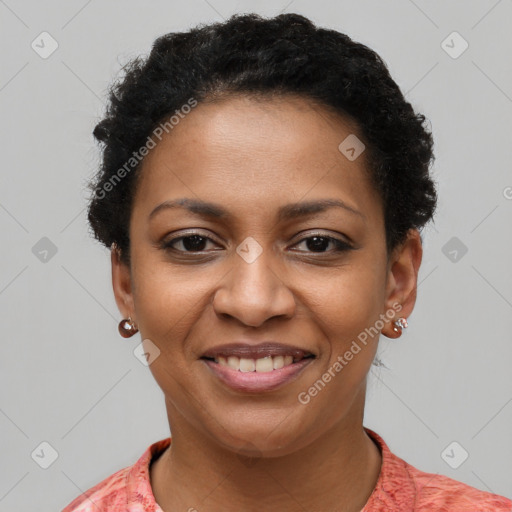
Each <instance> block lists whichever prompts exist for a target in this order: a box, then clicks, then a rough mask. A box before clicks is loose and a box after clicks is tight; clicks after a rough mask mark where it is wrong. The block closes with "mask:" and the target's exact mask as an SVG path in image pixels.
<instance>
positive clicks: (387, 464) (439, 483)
mask: <svg viewBox="0 0 512 512" xmlns="http://www.w3.org/2000/svg"><path fill="white" fill-rule="evenodd" d="M364 429H365V431H366V433H367V434H368V435H369V436H370V437H371V438H372V439H373V440H374V441H375V442H376V444H377V446H378V447H379V449H380V451H381V454H382V466H381V471H380V475H379V478H378V480H377V485H376V486H375V489H374V490H373V493H372V494H371V496H370V498H369V499H368V501H367V503H366V505H365V507H364V508H363V510H362V511H361V512H512V500H510V499H508V498H505V497H504V496H499V495H497V494H492V493H490V492H486V491H480V490H478V489H476V488H475V487H471V486H469V485H466V484H464V483H462V482H458V481H457V480H453V479H452V478H448V477H446V476H443V475H438V474H435V473H424V472H423V471H420V470H418V469H416V468H414V467H413V466H411V465H410V464H408V463H407V462H405V461H404V460H402V459H401V458H399V457H397V456H396V455H394V454H393V453H391V451H390V450H389V448H388V446H387V445H386V443H385V442H384V440H383V439H382V438H381V437H380V436H379V435H378V434H376V433H375V432H374V431H373V430H370V429H368V428H366V427H364ZM170 443H171V438H170V437H168V438H166V439H162V440H160V441H157V442H156V443H153V444H152V445H150V446H149V447H148V448H147V449H146V451H145V452H144V453H143V454H142V456H141V457H140V459H139V460H138V461H137V462H136V463H135V464H134V465H133V466H129V467H126V468H124V469H121V470H119V471H117V472H116V473H114V474H113V475H111V476H109V477H108V478H106V479H105V480H103V481H101V482H100V483H98V484H96V485H95V486H94V487H92V488H91V489H89V490H88V491H86V492H85V493H83V494H81V495H80V496H78V497H77V498H76V499H75V500H74V501H72V502H71V503H70V504H69V505H68V506H67V507H66V508H64V509H63V510H62V512H164V511H163V510H162V509H161V508H160V506H159V505H158V503H156V501H155V497H154V496H153V491H152V489H151V483H150V479H149V466H150V464H151V461H152V460H155V459H156V458H157V457H158V456H159V455H161V453H162V452H163V451H164V450H165V449H166V448H167V447H168V446H169V445H170Z"/></svg>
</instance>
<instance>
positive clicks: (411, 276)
mask: <svg viewBox="0 0 512 512" xmlns="http://www.w3.org/2000/svg"><path fill="white" fill-rule="evenodd" d="M422 257H423V247H422V242H421V237H420V234H419V232H418V230H417V229H411V230H409V232H408V233H407V239H406V240H405V242H403V244H401V245H400V246H399V247H397V248H396V249H395V250H394V251H393V253H392V255H391V256H390V259H389V263H388V277H387V284H386V309H387V310H388V311H389V310H391V311H393V310H394V311H395V312H396V313H395V316H394V317H393V318H391V319H390V322H387V323H386V325H385V326H384V328H383V329H382V334H384V335H385V336H387V337H388V338H396V337H397V333H396V332H395V331H394V330H393V325H392V324H393V322H394V321H395V320H397V319H398V318H400V317H404V318H407V317H408V316H409V315H410V314H411V313H412V311H413V309H414V304H415V303H416V293H417V287H418V272H419V268H420V265H421V259H422Z"/></svg>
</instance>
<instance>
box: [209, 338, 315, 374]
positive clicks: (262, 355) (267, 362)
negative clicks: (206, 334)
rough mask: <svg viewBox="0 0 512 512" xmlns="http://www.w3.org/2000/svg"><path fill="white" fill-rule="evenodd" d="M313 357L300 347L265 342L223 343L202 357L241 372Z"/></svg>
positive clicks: (272, 368) (279, 367)
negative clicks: (251, 343) (252, 343)
mask: <svg viewBox="0 0 512 512" xmlns="http://www.w3.org/2000/svg"><path fill="white" fill-rule="evenodd" d="M313 357H314V355H313V354H312V353H311V352H309V351H307V350H305V349H302V348H299V347H295V346H291V345H283V344H281V343H274V342H265V343H260V344H259V345H249V344H247V343H230V344H228V345H221V346H218V347H214V348H211V349H209V350H207V351H206V352H205V353H204V354H203V356H202V359H208V360H213V361H214V362H215V363H218V364H219V365H221V366H227V367H229V368H231V369H233V370H240V371H241V372H270V371H273V370H279V369H281V368H283V367H285V366H289V365H291V364H293V363H298V362H299V361H301V360H302V359H305V358H313Z"/></svg>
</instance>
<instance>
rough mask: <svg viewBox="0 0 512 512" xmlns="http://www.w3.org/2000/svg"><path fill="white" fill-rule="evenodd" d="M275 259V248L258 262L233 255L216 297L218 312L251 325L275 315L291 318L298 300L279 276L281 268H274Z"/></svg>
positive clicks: (215, 305) (253, 325) (265, 253)
mask: <svg viewBox="0 0 512 512" xmlns="http://www.w3.org/2000/svg"><path fill="white" fill-rule="evenodd" d="M272 259H273V251H272V250H271V249H265V250H263V252H262V253H261V254H260V255H259V256H258V257H257V258H256V259H255V260H254V261H250V260H245V259H244V258H243V257H241V256H240V255H239V254H238V253H235V254H233V264H232V267H231V271H230V272H228V273H227V274H225V277H224V279H223V280H222V281H221V282H220V285H219V288H218V290H217V291H216V293H215V296H214V300H213V308H214V310H215V312H216V313H217V314H218V315H227V316H229V317H233V318H236V319H238V320H239V321H240V322H242V323H243V324H245V325H248V326H251V327H258V326H260V325H262V324H263V323H264V322H266V321H267V320H268V319H270V318H273V317H283V318H291V317H292V316H293V314H294V312H295V299H294V296H293V293H292V291H291V290H290V288H289V287H288V286H287V285H286V284H285V282H283V280H282V279H281V278H280V277H279V270H278V269H277V268H273V267H277V265H276V264H275V262H272V261H271V260H272ZM273 263H274V265H273ZM281 274H282V273H281Z"/></svg>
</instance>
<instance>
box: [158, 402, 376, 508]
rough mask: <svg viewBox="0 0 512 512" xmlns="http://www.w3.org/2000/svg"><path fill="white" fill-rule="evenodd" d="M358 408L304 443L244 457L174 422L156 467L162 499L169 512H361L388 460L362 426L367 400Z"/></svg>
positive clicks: (159, 496)
mask: <svg viewBox="0 0 512 512" xmlns="http://www.w3.org/2000/svg"><path fill="white" fill-rule="evenodd" d="M359 408H360V410H359V411H358V412H359V413H360V414H351V415H350V417H351V418H354V419H353V420H352V421H342V422H340V423H338V424H336V425H335V426H334V427H333V428H331V429H330V430H329V431H327V432H326V433H324V434H323V435H322V436H321V437H320V438H318V439H317V440H316V441H314V442H312V443H311V444H309V445H308V446H306V447H305V448H303V449H301V450H299V451H297V452H294V453H291V454H289V455H285V456H281V457H269V458H258V459H250V458H245V457H244V458H241V457H240V456H239V455H237V454H234V453H233V452H232V451H230V450H226V449H224V448H222V447H219V446H218V445H216V444H215V445H213V444H212V442H211V440H210V439H208V438H206V437H205V436H202V435H199V434H198V432H197V431H195V430H190V426H189V425H187V429H185V428H184V427H185V424H184V423H181V422H176V421H173V423H172V425H173V426H172V445H171V447H170V448H171V449H167V450H166V451H165V452H164V454H163V455H162V456H161V457H160V458H159V459H157V460H156V461H155V463H154V464H152V466H151V469H150V476H151V484H152V488H153V494H154V495H155V499H156V501H157V503H158V504H159V505H160V507H161V508H162V509H163V510H164V512H173V511H175V510H194V509H196V510H198V511H201V510H203V511H205V510H207V511H208V512H217V511H219V512H220V511H222V512H226V511H231V510H232V511H238V510H245V511H249V512H252V511H254V512H256V511H260V510H262V509H263V510H281V511H283V512H292V511H293V512H295V511H297V512H299V511H301V512H303V511H304V510H336V511H339V512H359V511H360V510H361V509H362V508H363V507H364V505H365V503H366V502H367V500H368V498H369V497H370V495H371V493H372V491H373V489H374V488H375V485H376V483H377V480H378V477H379V474H380V468H381V463H382V460H381V454H380V451H379V449H378V447H377V446H376V445H375V443H374V442H373V441H372V440H371V439H370V437H369V436H368V435H367V434H366V432H365V431H364V429H363V426H362V412H363V409H364V398H363V401H362V403H361V404H360V407H359ZM352 412H353V411H352ZM173 419H175V418H173Z"/></svg>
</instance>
